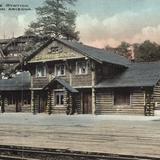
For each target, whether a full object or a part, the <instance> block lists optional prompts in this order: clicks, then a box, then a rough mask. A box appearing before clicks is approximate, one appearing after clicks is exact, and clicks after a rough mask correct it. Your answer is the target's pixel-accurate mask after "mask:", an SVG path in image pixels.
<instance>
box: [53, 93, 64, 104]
mask: <svg viewBox="0 0 160 160" xmlns="http://www.w3.org/2000/svg"><path fill="white" fill-rule="evenodd" d="M57 96H58V102H59V103H57ZM62 96H63V100H61V98H62ZM62 101H63V103H62ZM55 106H56V107H64V92H63V91H56V92H55Z"/></svg>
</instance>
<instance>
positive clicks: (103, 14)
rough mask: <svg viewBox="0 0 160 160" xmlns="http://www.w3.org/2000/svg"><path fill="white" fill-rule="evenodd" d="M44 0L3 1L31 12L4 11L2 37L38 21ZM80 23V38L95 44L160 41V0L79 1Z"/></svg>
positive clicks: (0, 27)
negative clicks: (25, 6) (38, 9)
mask: <svg viewBox="0 0 160 160" xmlns="http://www.w3.org/2000/svg"><path fill="white" fill-rule="evenodd" d="M43 2H44V0H0V5H1V4H2V5H3V6H4V5H6V4H28V5H29V7H30V8H31V10H29V11H21V12H17V11H1V10H0V38H11V37H13V36H19V35H22V34H23V33H24V30H25V29H27V26H28V25H29V23H30V22H31V21H35V20H36V13H35V8H36V7H38V6H40V5H42V4H43ZM73 9H75V10H76V11H77V19H76V26H77V28H76V29H77V30H78V31H80V41H81V42H83V43H85V44H88V45H92V46H95V47H99V48H103V47H105V46H106V45H109V46H112V47H116V46H117V45H119V44H120V43H121V42H122V41H126V42H129V43H141V42H143V41H144V40H151V41H155V42H157V43H159V44H160V0H78V1H77V3H76V5H75V6H74V8H73Z"/></svg>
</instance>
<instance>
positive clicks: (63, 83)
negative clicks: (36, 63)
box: [43, 77, 78, 93]
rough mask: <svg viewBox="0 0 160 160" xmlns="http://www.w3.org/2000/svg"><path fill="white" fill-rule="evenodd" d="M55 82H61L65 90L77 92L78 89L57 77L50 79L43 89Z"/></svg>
mask: <svg viewBox="0 0 160 160" xmlns="http://www.w3.org/2000/svg"><path fill="white" fill-rule="evenodd" d="M55 82H58V83H59V84H61V85H62V86H63V87H64V88H65V89H66V90H68V91H69V92H71V93H78V90H76V89H74V88H73V87H71V86H70V85H69V84H68V83H67V82H66V81H65V80H63V79H61V78H58V77H56V78H54V79H52V80H51V81H50V82H49V83H48V84H47V85H46V86H45V87H44V88H43V89H48V88H50V87H52V86H53V84H54V83H55Z"/></svg>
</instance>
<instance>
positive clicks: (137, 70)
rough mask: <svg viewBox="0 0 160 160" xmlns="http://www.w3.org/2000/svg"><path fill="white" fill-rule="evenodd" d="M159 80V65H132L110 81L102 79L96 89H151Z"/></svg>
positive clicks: (156, 63)
mask: <svg viewBox="0 0 160 160" xmlns="http://www.w3.org/2000/svg"><path fill="white" fill-rule="evenodd" d="M159 80H160V63H159V62H150V63H132V64H130V65H129V67H128V68H127V69H126V70H125V71H124V72H121V73H119V74H117V75H115V76H114V77H112V78H110V79H102V81H101V82H100V83H98V84H97V85H96V88H117V87H153V86H155V85H156V83H157V82H158V81H159Z"/></svg>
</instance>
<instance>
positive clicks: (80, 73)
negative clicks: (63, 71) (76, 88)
mask: <svg viewBox="0 0 160 160" xmlns="http://www.w3.org/2000/svg"><path fill="white" fill-rule="evenodd" d="M80 63H81V66H79V67H81V72H79V69H78V65H79V64H80ZM82 63H85V65H86V72H85V73H82ZM87 74H88V63H87V62H86V61H77V62H76V75H87Z"/></svg>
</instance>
